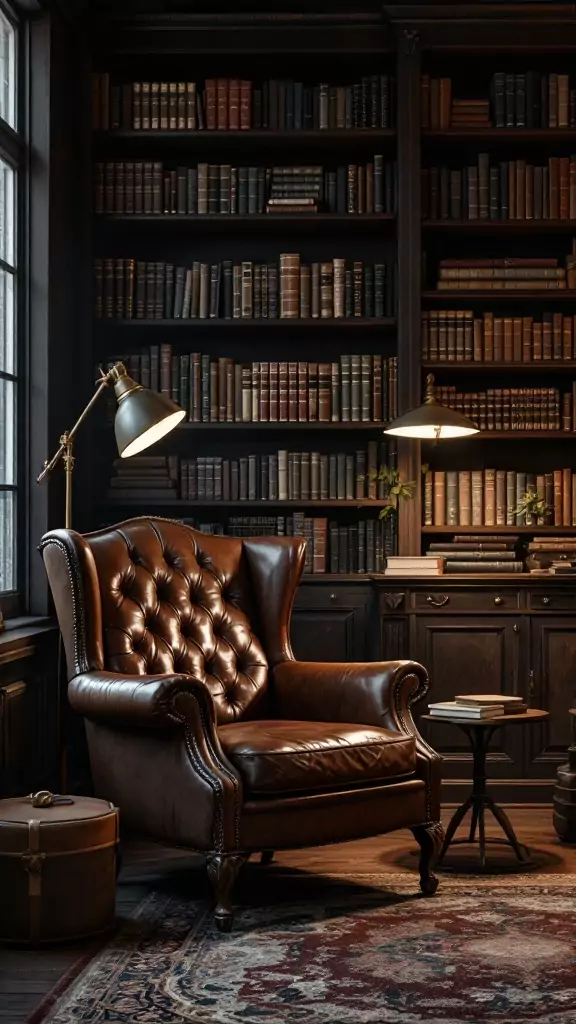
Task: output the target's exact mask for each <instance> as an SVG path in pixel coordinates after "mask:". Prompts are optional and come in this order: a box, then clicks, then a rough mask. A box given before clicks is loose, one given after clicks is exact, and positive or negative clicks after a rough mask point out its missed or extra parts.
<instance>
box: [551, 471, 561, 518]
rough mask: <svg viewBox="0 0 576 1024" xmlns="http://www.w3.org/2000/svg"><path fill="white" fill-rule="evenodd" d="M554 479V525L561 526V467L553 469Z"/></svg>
mask: <svg viewBox="0 0 576 1024" xmlns="http://www.w3.org/2000/svg"><path fill="white" fill-rule="evenodd" d="M553 479H554V526H562V512H563V498H562V484H563V473H562V470H561V469H555V470H554V473H553Z"/></svg>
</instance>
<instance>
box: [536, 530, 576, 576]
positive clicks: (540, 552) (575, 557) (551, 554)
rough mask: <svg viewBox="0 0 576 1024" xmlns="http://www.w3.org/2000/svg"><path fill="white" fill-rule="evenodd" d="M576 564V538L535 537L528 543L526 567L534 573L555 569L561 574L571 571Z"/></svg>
mask: <svg viewBox="0 0 576 1024" xmlns="http://www.w3.org/2000/svg"><path fill="white" fill-rule="evenodd" d="M575 564H576V538H570V537H550V536H546V537H538V536H536V537H534V540H532V541H530V543H529V544H528V556H527V558H526V568H527V569H529V570H530V572H532V573H538V572H541V571H546V572H550V571H552V570H554V572H557V573H558V574H559V575H562V574H563V573H571V572H572V571H573V570H572V567H573V566H574V565H575Z"/></svg>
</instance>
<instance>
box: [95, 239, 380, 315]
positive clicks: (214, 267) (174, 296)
mask: <svg viewBox="0 0 576 1024" xmlns="http://www.w3.org/2000/svg"><path fill="white" fill-rule="evenodd" d="M395 292H396V273H395V267H394V265H393V264H392V265H390V266H387V265H386V264H385V263H363V262H362V261H360V260H354V261H351V260H344V259H334V260H325V261H323V262H322V263H312V264H304V263H301V261H300V255H299V253H281V254H280V259H279V263H278V264H276V263H266V264H263V263H253V262H252V261H251V260H250V261H249V260H246V261H243V262H242V263H234V262H233V261H232V260H223V261H222V262H220V263H212V264H210V263H200V262H199V261H194V262H193V264H192V266H191V267H175V266H174V265H173V264H172V263H163V262H147V263H144V262H142V261H139V260H134V259H110V258H106V259H96V260H94V314H95V316H96V318H97V319H102V318H104V319H115V320H131V319H133V318H135V319H138V320H152V319H157V320H158V319H160V320H163V319H166V320H171V319H180V318H183V319H187V318H192V319H196V318H199V319H201V320H205V319H225V320H232V319H241V318H247V319H253V318H254V319H269V320H275V319H277V318H278V317H280V318H281V319H282V318H291V319H301V320H307V319H309V318H312V319H316V318H320V319H326V318H328V319H344V318H345V317H365V318H377V319H381V318H383V317H387V316H392V315H393V310H394V309H395V308H396V301H395Z"/></svg>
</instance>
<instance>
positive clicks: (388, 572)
mask: <svg viewBox="0 0 576 1024" xmlns="http://www.w3.org/2000/svg"><path fill="white" fill-rule="evenodd" d="M443 572H444V558H443V557H441V556H439V557H438V558H434V557H426V556H422V557H421V556H419V555H391V556H389V557H388V558H387V559H386V568H385V570H384V575H385V576H426V577H427V576H441V575H442V573H443Z"/></svg>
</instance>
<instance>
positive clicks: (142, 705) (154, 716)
mask: <svg viewBox="0 0 576 1024" xmlns="http://www.w3.org/2000/svg"><path fill="white" fill-rule="evenodd" d="M68 696H69V699H70V703H71V704H72V707H73V708H74V709H75V711H77V712H78V713H79V714H81V715H85V717H86V718H88V719H90V720H92V721H98V722H102V723H106V724H109V725H114V724H116V725H120V724H124V725H135V726H138V725H140V726H145V727H146V726H148V727H153V728H154V727H155V728H166V727H168V726H173V725H177V724H179V722H181V721H182V708H184V707H185V706H186V704H187V703H188V701H186V697H187V696H188V697H192V698H193V703H194V704H196V705H197V706H198V710H199V713H200V715H201V718H202V719H203V722H204V725H205V728H206V729H207V730H208V731H209V732H215V714H214V704H213V701H212V697H211V696H210V693H209V691H208V690H207V689H206V687H205V685H204V684H203V683H202V682H200V680H198V679H194V678H193V676H188V675H148V676H121V675H118V673H116V672H104V671H101V672H85V673H83V674H82V675H79V676H76V677H75V678H74V679H72V680H71V682H70V683H69V686H68Z"/></svg>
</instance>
